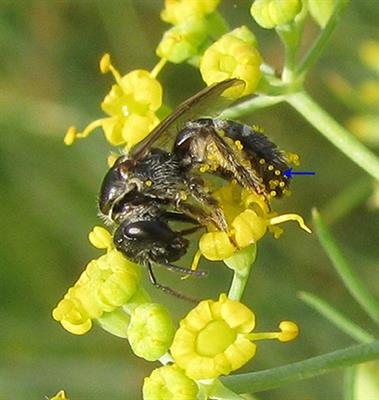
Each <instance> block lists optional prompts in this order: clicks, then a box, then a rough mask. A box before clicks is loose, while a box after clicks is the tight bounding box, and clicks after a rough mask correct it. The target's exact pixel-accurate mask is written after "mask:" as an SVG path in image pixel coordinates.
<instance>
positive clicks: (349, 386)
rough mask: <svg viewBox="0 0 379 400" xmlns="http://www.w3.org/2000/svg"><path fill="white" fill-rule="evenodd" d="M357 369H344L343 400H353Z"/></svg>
mask: <svg viewBox="0 0 379 400" xmlns="http://www.w3.org/2000/svg"><path fill="white" fill-rule="evenodd" d="M356 376H357V367H350V368H346V370H345V373H344V377H343V400H354V397H355V396H354V389H355V381H356Z"/></svg>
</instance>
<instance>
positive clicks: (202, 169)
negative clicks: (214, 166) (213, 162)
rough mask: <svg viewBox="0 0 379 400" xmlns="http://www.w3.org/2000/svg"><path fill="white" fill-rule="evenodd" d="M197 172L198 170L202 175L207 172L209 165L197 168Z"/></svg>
mask: <svg viewBox="0 0 379 400" xmlns="http://www.w3.org/2000/svg"><path fill="white" fill-rule="evenodd" d="M199 170H200V172H202V173H204V172H207V171H208V170H209V165H207V164H205V165H202V166H201V167H200V168H199Z"/></svg>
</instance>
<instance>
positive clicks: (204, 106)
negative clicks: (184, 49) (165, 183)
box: [131, 79, 245, 159]
mask: <svg viewBox="0 0 379 400" xmlns="http://www.w3.org/2000/svg"><path fill="white" fill-rule="evenodd" d="M244 85H245V83H244V82H243V81H241V80H240V79H229V80H225V81H222V82H219V83H215V84H213V85H212V86H209V87H207V88H205V89H203V90H201V91H200V92H198V93H197V94H195V95H194V96H192V97H190V98H189V99H187V100H185V101H184V102H183V103H182V104H180V105H179V107H178V108H177V109H176V110H175V111H174V112H173V113H172V114H170V115H169V116H168V117H166V118H165V119H164V120H163V121H162V122H161V123H160V124H159V125H158V126H156V127H155V128H154V129H153V130H152V131H151V132H150V134H149V135H148V136H147V137H146V138H145V139H144V140H143V141H142V142H140V143H139V144H137V145H136V146H135V147H134V148H133V149H132V150H131V154H132V157H133V158H134V159H139V158H141V157H143V156H144V155H145V154H146V152H147V151H148V150H149V149H150V148H151V147H152V146H153V145H154V146H155V147H159V148H162V149H164V150H167V151H171V150H172V146H173V144H174V141H175V138H176V136H177V134H178V132H179V130H180V129H181V128H182V127H183V125H184V124H185V123H186V122H187V121H191V120H195V119H198V118H200V117H214V116H217V115H218V114H220V112H221V111H222V110H223V109H225V108H226V107H227V106H228V105H229V104H231V103H232V102H233V101H234V100H233V99H230V98H228V97H225V96H222V94H223V93H224V92H225V90H226V89H229V88H231V87H238V86H241V90H242V88H243V87H244Z"/></svg>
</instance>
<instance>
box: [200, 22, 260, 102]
mask: <svg viewBox="0 0 379 400" xmlns="http://www.w3.org/2000/svg"><path fill="white" fill-rule="evenodd" d="M261 64H262V57H261V55H260V53H259V51H258V50H257V48H256V39H255V36H254V35H253V33H252V32H251V31H249V29H248V28H247V27H246V26H242V27H240V28H237V29H234V30H233V31H231V32H229V33H227V34H225V35H223V36H222V37H221V38H220V39H219V40H217V41H216V42H214V43H213V44H212V45H211V46H210V47H209V48H208V49H207V50H206V51H205V52H204V55H203V57H202V58H201V62H200V72H201V76H202V78H203V80H204V82H205V83H206V84H207V85H208V86H209V85H212V84H213V83H215V82H221V81H223V80H225V79H230V78H239V79H241V80H243V81H244V82H245V89H244V91H243V92H242V94H240V96H245V95H248V94H251V93H253V92H254V91H255V89H256V87H257V85H258V83H259V80H260V78H261V71H260V65H261Z"/></svg>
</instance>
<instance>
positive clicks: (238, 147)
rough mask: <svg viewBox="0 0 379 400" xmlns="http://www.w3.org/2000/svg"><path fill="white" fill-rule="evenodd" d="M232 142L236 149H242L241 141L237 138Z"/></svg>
mask: <svg viewBox="0 0 379 400" xmlns="http://www.w3.org/2000/svg"><path fill="white" fill-rule="evenodd" d="M234 144H235V145H236V147H237V149H238V150H239V151H241V150H243V145H242V143H241V142H240V141H239V140H236V141H235V142H234Z"/></svg>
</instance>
